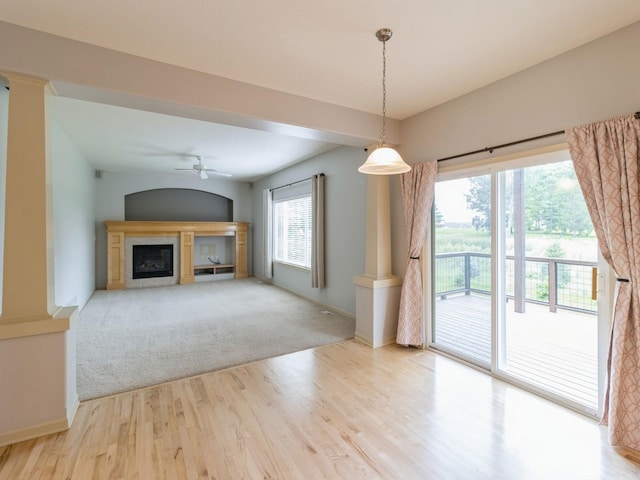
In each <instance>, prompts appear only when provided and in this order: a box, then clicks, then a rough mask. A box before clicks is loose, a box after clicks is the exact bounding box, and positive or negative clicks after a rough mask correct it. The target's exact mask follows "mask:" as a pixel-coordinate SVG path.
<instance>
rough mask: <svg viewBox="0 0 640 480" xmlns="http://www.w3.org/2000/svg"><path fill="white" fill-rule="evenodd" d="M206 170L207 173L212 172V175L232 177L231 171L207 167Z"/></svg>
mask: <svg viewBox="0 0 640 480" xmlns="http://www.w3.org/2000/svg"><path fill="white" fill-rule="evenodd" d="M205 171H206V172H207V173H210V174H211V175H217V176H218V177H231V176H232V175H231V174H230V173H225V172H219V171H217V170H214V169H213V168H205Z"/></svg>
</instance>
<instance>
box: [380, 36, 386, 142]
mask: <svg viewBox="0 0 640 480" xmlns="http://www.w3.org/2000/svg"><path fill="white" fill-rule="evenodd" d="M386 130H387V41H386V40H383V41H382V133H381V134H380V138H379V139H378V147H381V146H382V145H383V144H384V137H385V135H386Z"/></svg>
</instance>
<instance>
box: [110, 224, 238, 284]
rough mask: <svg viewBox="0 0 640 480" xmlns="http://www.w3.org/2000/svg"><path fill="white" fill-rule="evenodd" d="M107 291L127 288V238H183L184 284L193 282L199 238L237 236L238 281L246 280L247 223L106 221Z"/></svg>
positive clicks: (181, 280) (236, 270) (181, 267)
mask: <svg viewBox="0 0 640 480" xmlns="http://www.w3.org/2000/svg"><path fill="white" fill-rule="evenodd" d="M104 223H105V224H106V225H107V290H118V289H123V288H125V273H124V272H125V265H124V259H125V241H124V239H125V237H179V238H180V246H179V249H180V284H181V285H182V284H185V283H193V282H194V281H195V277H194V264H193V258H194V256H193V255H194V254H193V246H194V238H195V237H196V236H210V237H211V236H234V237H235V239H236V242H235V244H236V245H235V246H236V252H235V255H236V265H235V278H246V277H247V276H248V271H247V229H248V226H249V224H248V223H247V222H134V221H106V222H104Z"/></svg>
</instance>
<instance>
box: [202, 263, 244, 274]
mask: <svg viewBox="0 0 640 480" xmlns="http://www.w3.org/2000/svg"><path fill="white" fill-rule="evenodd" d="M235 268H236V266H235V265H234V264H233V263H210V264H209V265H194V266H193V274H194V275H205V274H210V275H216V274H218V273H232V272H233V270H234V269H235ZM218 270H221V271H220V272H218Z"/></svg>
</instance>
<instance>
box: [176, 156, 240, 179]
mask: <svg viewBox="0 0 640 480" xmlns="http://www.w3.org/2000/svg"><path fill="white" fill-rule="evenodd" d="M192 156H194V157H195V158H197V159H198V163H194V164H193V165H192V166H191V168H174V170H186V171H188V170H193V171H194V172H196V174H197V175H198V176H199V177H200V178H201V179H202V180H206V179H207V178H209V175H208V174H211V175H217V176H219V177H230V176H231V174H230V173H224V172H219V171H217V170H214V169H213V168H208V167H207V166H206V165H204V164H203V163H202V155H192Z"/></svg>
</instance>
